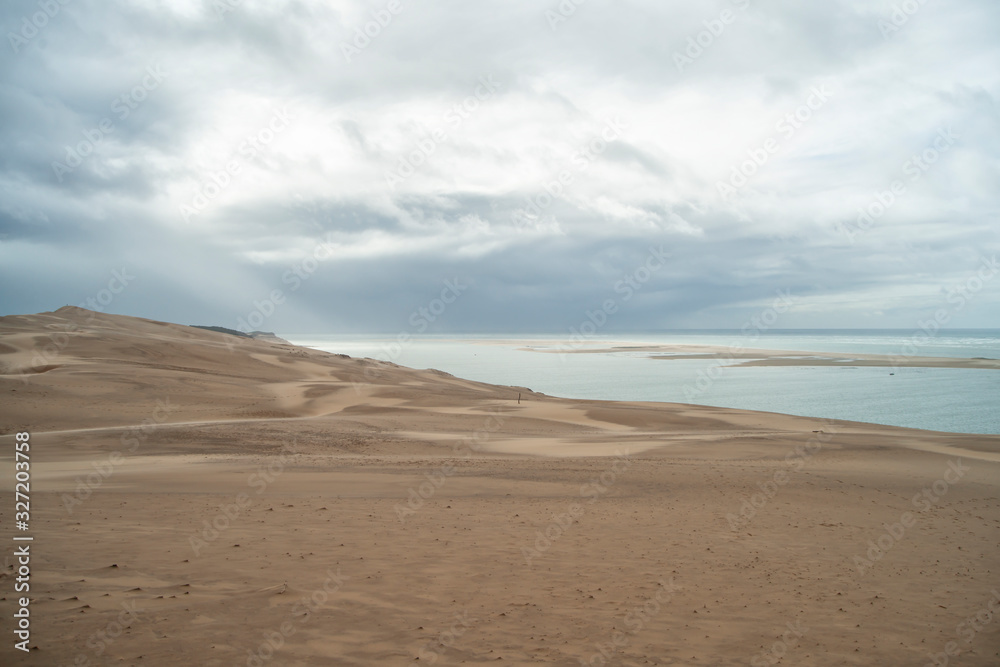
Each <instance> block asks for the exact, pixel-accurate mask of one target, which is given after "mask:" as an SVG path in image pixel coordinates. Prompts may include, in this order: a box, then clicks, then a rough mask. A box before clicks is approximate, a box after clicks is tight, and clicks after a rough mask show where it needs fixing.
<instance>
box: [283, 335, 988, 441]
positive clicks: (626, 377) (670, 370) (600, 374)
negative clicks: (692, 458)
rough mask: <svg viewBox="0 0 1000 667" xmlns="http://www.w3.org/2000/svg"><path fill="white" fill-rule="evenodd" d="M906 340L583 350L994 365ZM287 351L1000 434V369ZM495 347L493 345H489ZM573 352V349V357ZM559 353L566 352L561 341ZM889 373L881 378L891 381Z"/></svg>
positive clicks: (629, 355)
mask: <svg viewBox="0 0 1000 667" xmlns="http://www.w3.org/2000/svg"><path fill="white" fill-rule="evenodd" d="M913 335H914V332H913V331H898V330H895V331H847V330H834V331H829V330H825V331H804V330H796V331H774V332H767V333H764V334H762V335H760V336H759V337H757V338H754V336H752V335H751V336H744V335H741V334H740V332H738V331H730V332H726V331H703V332H699V331H677V332H663V333H642V334H615V335H609V336H593V337H588V338H587V339H586V345H585V346H584V347H603V346H605V345H607V344H608V343H614V344H615V345H628V344H633V345H650V344H678V343H689V344H702V345H718V346H723V347H726V348H728V347H730V346H731V345H734V344H737V343H741V344H743V345H744V346H745V347H748V348H765V349H778V350H796V351H802V352H806V353H808V352H841V353H848V354H850V353H869V354H895V355H907V354H909V355H913V354H916V355H918V356H930V357H960V358H973V357H986V358H990V359H998V358H1000V331H998V330H965V331H962V330H951V331H947V332H941V333H940V334H939V335H938V336H935V337H934V338H932V339H931V340H929V341H926V342H921V344H920V345H919V347H918V348H916V350H914V348H912V347H907V345H908V344H910V343H912V342H913ZM283 336H284V337H285V338H286V339H287V340H289V341H291V342H293V343H296V344H298V345H305V346H308V347H313V348H317V349H321V350H326V351H329V352H337V353H342V354H349V355H351V356H352V357H371V358H374V359H382V360H385V361H392V362H394V363H397V364H400V365H402V366H409V367H412V368H436V369H439V370H442V371H446V372H448V373H451V374H453V375H457V376H459V377H463V378H468V379H471V380H479V381H482V382H490V383H493V384H501V385H518V386H522V387H529V388H531V389H533V390H535V391H540V392H544V393H546V394H550V395H553V396H564V397H567V398H591V399H606V400H619V401H669V402H679V403H698V404H702V405H715V406H722V407H730V408H742V409H747V410H764V411H767V412H782V413H787V414H795V415H805V416H811V417H829V418H835V419H849V420H854V421H864V422H874V423H878V424H892V425H896V426H908V427H912V428H923V429H931V430H937V431H954V432H960V433H994V434H1000V370H980V369H961V370H958V369H937V368H900V369H890V368H874V367H843V368H830V367H808V366H798V367H796V366H787V367H780V366H779V367H749V368H740V367H733V366H726V367H722V368H718V362H717V361H712V360H677V361H667V360H656V359H650V358H649V357H650V356H651V355H652V354H655V353H649V352H638V351H627V350H623V351H620V352H614V353H601V354H541V353H538V352H531V351H524V350H523V349H520V348H524V347H533V348H536V349H546V348H547V349H560V343H561V342H563V341H565V340H566V337H565V335H543V334H539V335H524V334H518V335H508V334H493V335H461V336H456V335H448V336H421V337H419V338H416V339H413V340H411V341H409V342H407V343H405V344H402V345H400V344H398V343H397V342H396V337H395V336H386V335H372V336H361V335H356V334H352V335H316V334H284V335H283ZM495 341H502V342H501V343H495ZM575 347H576V348H579V347H580V346H579V345H578V346H575ZM562 349H567V347H566V345H565V343H564V342H563V345H562ZM890 372H892V373H895V375H890V374H889V373H890Z"/></svg>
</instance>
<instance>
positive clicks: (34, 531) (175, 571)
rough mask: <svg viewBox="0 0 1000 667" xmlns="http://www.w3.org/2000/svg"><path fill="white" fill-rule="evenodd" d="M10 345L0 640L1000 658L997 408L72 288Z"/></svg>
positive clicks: (329, 651) (237, 654) (42, 661)
mask: <svg viewBox="0 0 1000 667" xmlns="http://www.w3.org/2000/svg"><path fill="white" fill-rule="evenodd" d="M689 352H690V351H689ZM716 352H720V353H721V352H722V351H719V350H715V351H707V352H706V351H697V352H695V354H711V353H716ZM678 353H680V352H678ZM779 356H780V355H779ZM815 356H817V357H824V355H815ZM855 356H856V355H855ZM855 356H852V357H850V358H855ZM840 357H843V355H840ZM754 358H755V359H756V358H757V357H754ZM824 358H825V357H824ZM838 358H839V357H838ZM0 372H2V373H3V375H0V396H2V399H0V401H2V402H0V434H2V435H0V445H2V447H0V488H2V489H3V491H4V493H3V498H4V501H3V502H2V503H0V522H2V525H3V526H4V527H5V531H4V535H3V538H4V539H5V540H6V541H7V544H8V546H7V547H6V548H5V551H4V553H3V556H2V557H5V558H6V561H5V562H4V563H3V565H4V567H3V571H2V576H0V615H2V617H3V618H4V619H5V620H4V622H3V627H4V628H5V632H4V639H3V642H2V644H0V664H3V665H22V664H23V665H45V666H50V665H51V666H56V665H226V666H231V665H252V666H253V665H281V666H298V665H411V664H413V665H431V664H437V665H445V664H447V665H451V664H464V665H486V664H490V665H495V664H499V665H532V664H538V665H541V664H552V665H565V666H571V665H580V664H589V665H601V664H615V665H706V666H707V665H771V664H780V665H873V666H874V665H879V666H882V665H925V664H929V663H931V662H932V659H933V658H932V656H934V655H936V654H940V655H939V656H938V658H937V659H938V660H939V662H940V661H943V660H944V659H945V657H946V655H945V653H944V652H945V651H947V650H951V651H952V652H953V653H956V652H958V653H960V655H957V656H947V660H948V661H949V664H952V665H959V666H960V667H973V666H986V665H997V664H1000V436H984V435H965V434H949V433H936V432H928V431H918V430H910V429H902V428H894V427H886V426H877V425H870V424H861V423H852V422H843V421H830V420H823V419H812V418H803V417H792V416H785V415H779V414H769V413H759V412H745V411H738V410H728V409H722V408H710V407H698V406H689V405H679V404H654V403H613V402H606V401H576V400H563V399H558V398H553V397H549V396H545V395H542V394H539V393H535V392H532V391H530V390H529V389H526V388H523V387H522V388H518V387H499V386H493V385H488V384H483V383H478V382H472V381H467V380H462V379H459V378H456V377H453V376H450V375H448V374H446V373H441V372H438V371H432V370H424V371H417V370H411V369H407V368H402V367H399V366H395V365H393V364H389V363H383V362H377V361H372V360H360V359H351V358H348V357H344V356H339V355H331V354H326V353H323V352H318V351H314V350H308V349H304V348H299V347H295V346H292V345H287V344H282V343H280V342H275V341H270V340H253V339H241V338H236V337H234V336H230V335H227V334H223V333H216V332H211V331H205V330H202V329H195V328H191V327H186V326H181V325H176V324H167V323H162V322H154V321H150V320H142V319H136V318H129V317H122V316H113V315H103V314H94V313H91V312H90V311H85V310H81V309H78V308H72V307H67V308H63V309H60V310H58V311H55V312H53V313H43V314H38V315H30V316H8V317H3V318H0ZM519 394H520V404H519V403H518V402H517V400H518V395H519ZM21 431H27V432H29V433H30V434H31V438H30V443H31V450H30V455H31V521H30V530H29V531H27V533H26V534H30V535H31V536H33V537H34V541H33V542H32V543H31V563H30V566H31V575H30V586H31V589H30V595H31V604H30V605H29V608H30V611H31V621H32V624H31V641H30V642H29V645H30V646H31V648H32V650H31V651H30V652H29V653H27V654H26V653H23V652H21V651H18V650H16V649H15V648H14V646H13V644H14V641H16V640H15V639H13V635H12V633H11V632H10V629H11V627H12V624H11V619H12V615H13V613H14V611H15V609H16V608H17V602H16V598H17V596H18V594H16V593H14V580H15V577H16V575H17V573H16V570H15V567H16V563H15V559H14V556H13V555H12V554H13V549H14V546H13V545H15V543H14V542H12V541H11V536H12V535H15V534H18V532H17V531H16V530H15V528H14V526H13V523H14V494H13V490H14V466H15V458H14V442H15V437H14V433H15V432H21ZM977 614H978V620H977ZM940 664H943V662H941V663H940Z"/></svg>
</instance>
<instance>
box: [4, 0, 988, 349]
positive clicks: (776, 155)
mask: <svg viewBox="0 0 1000 667" xmlns="http://www.w3.org/2000/svg"><path fill="white" fill-rule="evenodd" d="M894 5H896V7H897V8H898V9H897V10H895V11H894V9H893V6H894ZM908 12H909V13H908ZM0 20H2V27H3V33H4V35H5V38H4V44H3V45H2V48H0V52H2V53H3V55H2V56H0V283H2V292H0V314H12V313H28V312H38V311H44V310H54V309H56V308H58V307H60V306H63V305H66V304H72V305H80V304H87V303H88V299H90V300H91V301H89V303H91V304H92V306H94V307H96V308H97V309H102V310H105V311H107V312H113V313H121V314H127V315H138V316H143V317H150V318H154V319H163V320H169V321H174V322H181V323H204V324H219V325H223V326H229V327H237V326H239V325H240V322H241V321H242V322H248V323H250V324H253V325H254V326H255V328H260V329H265V330H275V331H278V332H284V333H293V332H365V331H382V332H389V333H395V332H403V331H409V332H413V333H419V332H420V331H421V330H422V329H423V328H424V327H426V329H427V331H432V332H433V331H438V332H445V331H456V332H461V331H481V332H568V331H569V329H570V327H579V326H580V324H581V323H582V322H584V321H587V318H588V315H587V313H588V312H590V313H591V314H592V315H594V318H595V319H597V320H601V319H602V314H601V313H598V311H599V310H602V311H605V312H604V313H603V315H604V316H606V322H604V323H603V324H602V327H601V331H602V333H610V332H615V331H628V330H650V329H662V328H739V327H741V326H742V325H743V324H744V323H745V322H747V321H748V319H749V318H752V317H753V316H754V315H757V314H759V313H761V312H763V311H764V309H766V308H767V307H769V306H770V305H771V304H772V303H773V302H774V301H775V299H777V298H778V296H777V295H778V293H779V292H780V293H782V294H784V295H786V299H789V300H790V301H791V302H792V303H793V306H792V307H791V308H790V309H784V310H785V312H784V313H782V314H781V316H780V319H779V320H778V321H777V322H776V323H775V324H774V325H773V326H776V327H781V328H821V327H845V328H904V329H915V328H916V327H917V326H918V323H919V322H921V321H924V320H926V318H927V317H928V316H930V315H933V314H934V313H935V312H936V311H940V310H944V311H946V313H945V314H946V315H947V319H948V325H949V326H954V327H1000V279H995V276H994V273H995V272H996V271H995V270H994V269H989V268H987V264H984V262H986V263H988V262H989V261H990V260H991V259H992V258H993V257H994V256H996V255H997V254H998V251H1000V236H998V229H1000V100H998V98H1000V39H998V35H1000V3H997V2H996V0H950V1H948V2H944V1H942V0H926V2H918V1H917V0H905V1H902V0H891V1H890V0H885V1H883V0H857V1H854V0H825V1H824V2H802V1H801V0H725V1H720V2H711V1H698V2H694V1H689V2H670V1H664V0H645V1H643V0H632V1H627V0H626V1H621V2H613V3H612V2H598V1H597V0H588V1H585V2H580V4H579V5H576V4H574V3H573V2H572V1H571V0H565V1H564V2H563V3H561V4H560V3H559V2H557V1H555V0H553V1H550V2H538V1H520V0H502V1H499V0H498V1H477V2H469V1H468V0H462V1H460V0H453V1H438V2H411V1H408V0H398V1H395V0H394V1H392V2H388V1H386V2H383V1H381V0H375V1H374V2H355V1H338V0H331V1H325V2H320V1H316V2H312V1H308V2H307V1H298V2H296V1H289V2H279V1H267V2H265V1H260V2H257V1H252V0H243V1H242V2H241V1H240V0H214V1H213V0H204V1H196V0H176V1H170V0H162V1H154V0H131V1H124V0H121V1H118V2H113V1H110V0H101V1H99V2H98V1H96V0H95V1H93V2H89V1H87V0H68V1H66V2H65V4H63V2H60V0H41V1H39V2H30V1H9V2H4V3H3V4H2V7H0ZM880 200H881V201H880ZM861 211H866V212H867V213H866V214H865V215H862V213H861ZM866 216H867V217H866ZM960 288H961V289H965V290H966V291H965V293H964V294H962V293H961V292H958V291H956V290H958V289H960ZM276 290H280V294H278V293H276ZM275 297H276V298H275ZM442 297H443V298H444V300H443V301H436V300H437V299H442ZM445 301H449V302H450V303H447V304H446V303H445ZM421 308H424V309H425V312H426V313H427V314H430V317H426V316H425V314H420V309H421ZM254 313H256V315H254ZM415 313H416V315H415ZM431 319H433V320H434V321H433V322H431Z"/></svg>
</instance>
